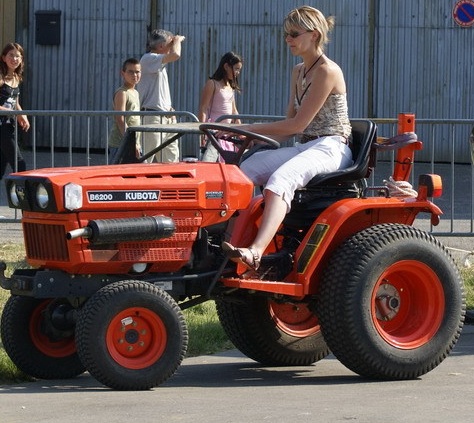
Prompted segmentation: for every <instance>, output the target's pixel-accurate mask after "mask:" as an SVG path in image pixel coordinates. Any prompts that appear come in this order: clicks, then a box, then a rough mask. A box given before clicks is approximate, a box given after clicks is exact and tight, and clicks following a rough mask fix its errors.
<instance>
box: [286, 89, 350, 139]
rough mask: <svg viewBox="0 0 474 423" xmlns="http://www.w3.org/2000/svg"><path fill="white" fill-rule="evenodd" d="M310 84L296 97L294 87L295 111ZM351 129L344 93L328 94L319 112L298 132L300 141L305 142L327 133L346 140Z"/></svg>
mask: <svg viewBox="0 0 474 423" xmlns="http://www.w3.org/2000/svg"><path fill="white" fill-rule="evenodd" d="M310 85H311V84H309V85H308V86H307V87H306V89H305V90H304V91H303V94H302V95H301V97H298V88H296V95H295V109H296V111H298V109H299V108H300V106H301V103H302V101H303V98H304V97H305V95H306V92H307V91H308V88H309V86H310ZM351 131H352V128H351V122H350V120H349V112H348V109H347V98H346V94H330V95H329V96H328V98H327V99H326V101H325V102H324V104H323V106H322V107H321V109H320V110H319V112H318V113H317V114H316V116H315V117H314V118H313V120H312V121H311V122H310V124H309V125H308V126H307V127H306V129H305V130H304V131H303V133H302V134H300V141H301V143H305V142H308V141H311V140H314V139H316V138H318V137H322V136H327V135H340V136H341V137H344V138H345V139H346V140H347V139H349V137H350V135H351Z"/></svg>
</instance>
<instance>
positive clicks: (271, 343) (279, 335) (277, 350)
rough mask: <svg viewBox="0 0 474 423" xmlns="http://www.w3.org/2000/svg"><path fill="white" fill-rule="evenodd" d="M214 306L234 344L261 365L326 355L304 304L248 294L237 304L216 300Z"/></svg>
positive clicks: (306, 361)
mask: <svg viewBox="0 0 474 423" xmlns="http://www.w3.org/2000/svg"><path fill="white" fill-rule="evenodd" d="M216 308H217V313H218V316H219V320H220V322H221V324H222V326H223V328H224V330H225V332H226V333H227V336H228V337H229V339H230V340H231V341H232V343H233V344H234V345H235V347H236V348H238V349H239V350H240V351H241V352H242V353H243V354H245V355H246V356H247V357H249V358H251V359H253V360H255V361H257V362H259V363H261V364H263V365H266V366H306V365H310V364H312V363H314V362H316V361H318V360H321V359H322V358H324V357H326V356H327V355H328V354H329V350H328V347H327V345H326V343H325V341H324V339H323V336H322V334H321V330H320V328H319V322H318V319H317V318H316V316H315V315H314V314H313V313H312V312H311V311H310V309H309V307H308V306H307V304H304V303H276V302H274V301H272V300H270V299H268V298H265V297H258V296H254V295H248V296H246V297H245V298H244V300H243V301H242V302H239V303H235V302H227V301H223V300H218V301H216Z"/></svg>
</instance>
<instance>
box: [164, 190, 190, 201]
mask: <svg viewBox="0 0 474 423" xmlns="http://www.w3.org/2000/svg"><path fill="white" fill-rule="evenodd" d="M195 199H196V190H194V189H170V190H166V189H165V190H163V191H161V194H160V200H161V201H173V200H195Z"/></svg>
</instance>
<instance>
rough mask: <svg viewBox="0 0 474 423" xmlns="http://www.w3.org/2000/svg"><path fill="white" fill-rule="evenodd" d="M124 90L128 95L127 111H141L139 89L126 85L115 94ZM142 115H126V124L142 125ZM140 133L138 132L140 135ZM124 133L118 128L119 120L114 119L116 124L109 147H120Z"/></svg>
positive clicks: (110, 136) (111, 132)
mask: <svg viewBox="0 0 474 423" xmlns="http://www.w3.org/2000/svg"><path fill="white" fill-rule="evenodd" d="M119 91H123V92H124V93H125V95H126V100H125V110H126V111H135V110H137V111H139V110H140V99H139V96H138V91H137V90H135V89H134V88H126V87H124V86H122V87H120V88H118V89H117V90H116V91H115V93H114V97H115V95H116V94H117V93H118V92H119ZM140 123H141V122H140V116H139V115H136V116H134V115H129V116H125V124H126V125H127V127H129V126H138V125H140ZM138 135H139V134H137V136H138ZM122 138H123V135H122V134H121V133H120V130H119V128H118V125H117V122H115V119H114V124H113V126H112V130H111V131H110V135H109V147H115V148H117V147H120V144H121V142H122Z"/></svg>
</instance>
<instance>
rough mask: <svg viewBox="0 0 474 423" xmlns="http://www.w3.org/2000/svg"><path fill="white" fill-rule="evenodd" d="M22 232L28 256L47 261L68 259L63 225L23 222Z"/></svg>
mask: <svg viewBox="0 0 474 423" xmlns="http://www.w3.org/2000/svg"><path fill="white" fill-rule="evenodd" d="M23 233H24V237H25V248H26V255H27V257H28V258H30V259H33V260H49V261H52V260H53V261H68V260H69V254H68V249H67V244H66V235H65V232H64V226H62V225H44V224H38V223H27V222H25V223H23Z"/></svg>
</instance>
